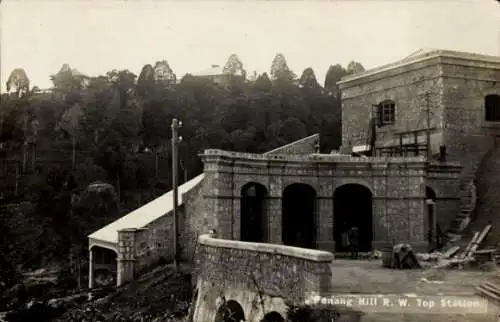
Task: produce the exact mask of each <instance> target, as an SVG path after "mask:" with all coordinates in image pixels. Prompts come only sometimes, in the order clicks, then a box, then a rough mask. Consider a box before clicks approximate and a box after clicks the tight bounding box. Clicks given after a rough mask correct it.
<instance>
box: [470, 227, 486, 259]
mask: <svg viewBox="0 0 500 322" xmlns="http://www.w3.org/2000/svg"><path fill="white" fill-rule="evenodd" d="M490 230H491V225H488V226H486V227H484V229H483V231H482V232H481V235H479V237H478V238H477V240H476V242H475V243H474V244H473V245H472V247H471V248H470V249H469V253H467V254H466V257H467V256H471V255H472V253H474V252H475V251H476V249H477V248H478V247H479V245H480V244H481V243H482V242H483V240H484V239H485V238H486V236H487V235H488V233H489V232H490Z"/></svg>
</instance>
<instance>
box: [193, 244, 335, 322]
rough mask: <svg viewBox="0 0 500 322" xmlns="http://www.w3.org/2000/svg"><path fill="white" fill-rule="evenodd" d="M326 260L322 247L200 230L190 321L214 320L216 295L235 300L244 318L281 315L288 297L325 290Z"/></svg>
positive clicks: (327, 282)
mask: <svg viewBox="0 0 500 322" xmlns="http://www.w3.org/2000/svg"><path fill="white" fill-rule="evenodd" d="M332 260H333V255H332V254H330V253H327V252H321V251H315V250H307V249H301V248H294V247H287V246H281V245H270V244H258V243H244V242H238V241H227V240H222V239H214V238H210V237H208V236H201V237H200V243H199V246H198V251H197V257H196V269H195V271H196V275H197V276H198V283H197V290H198V298H197V301H196V305H195V313H194V321H195V322H206V321H214V320H215V314H216V312H217V309H218V306H219V303H220V300H221V298H225V300H226V301H229V300H235V301H237V302H238V303H239V304H240V305H241V306H242V308H243V310H244V313H245V320H246V321H249V322H253V321H255V322H257V321H260V319H261V318H262V317H263V316H264V314H265V313H268V312H271V311H276V312H278V313H280V314H281V315H282V316H284V317H285V316H286V310H287V304H288V303H291V304H303V303H304V301H305V300H306V298H307V297H308V294H309V293H310V292H314V293H316V294H326V293H328V292H330V286H331V278H332V271H331V266H330V265H331V262H332Z"/></svg>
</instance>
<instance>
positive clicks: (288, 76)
mask: <svg viewBox="0 0 500 322" xmlns="http://www.w3.org/2000/svg"><path fill="white" fill-rule="evenodd" d="M296 77H297V75H295V74H294V72H293V71H292V70H291V69H290V68H289V67H288V64H287V62H286V59H285V56H284V55H283V54H280V53H278V54H276V56H275V57H274V59H273V62H272V64H271V80H273V81H281V82H286V83H288V82H291V81H292V80H294V79H295V78H296Z"/></svg>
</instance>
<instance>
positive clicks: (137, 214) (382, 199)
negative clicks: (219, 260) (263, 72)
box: [89, 50, 500, 286]
mask: <svg viewBox="0 0 500 322" xmlns="http://www.w3.org/2000/svg"><path fill="white" fill-rule="evenodd" d="M339 87H340V89H341V91H342V144H343V145H342V147H341V149H340V150H339V151H340V152H336V153H331V154H319V153H317V152H316V146H317V145H318V139H319V136H318V135H313V136H310V137H308V138H304V139H302V140H300V141H297V142H294V143H292V144H289V145H287V146H284V147H281V148H278V149H276V150H273V151H270V152H268V153H265V154H247V153H238V152H231V151H221V150H213V149H211V150H206V151H205V152H204V153H203V154H202V155H201V157H202V159H203V162H204V173H203V174H201V175H200V176H198V177H196V178H194V179H192V180H190V181H189V182H187V183H185V184H183V185H182V186H181V187H180V189H179V206H180V213H181V220H180V221H181V232H180V242H181V245H182V255H183V257H184V258H185V259H192V258H193V253H194V252H195V249H196V245H197V240H198V236H199V235H201V234H204V233H208V231H209V230H210V229H215V230H216V232H217V238H222V239H229V240H239V241H246V242H261V243H273V244H283V245H288V246H298V247H303V248H313V249H319V250H323V251H329V252H342V251H345V249H343V248H342V247H341V246H342V245H340V243H339V241H340V234H341V233H342V232H343V231H345V230H346V229H348V228H350V227H351V226H358V227H359V229H360V235H361V245H360V246H361V250H362V251H363V250H364V251H369V250H371V249H380V248H381V247H384V246H385V245H390V244H393V243H394V242H409V243H410V244H412V246H413V247H415V248H416V249H417V250H424V249H427V248H428V247H429V246H430V245H432V244H433V243H434V242H435V237H436V230H437V229H438V224H439V228H440V229H441V230H442V231H448V230H451V231H456V230H457V229H458V228H457V227H455V226H457V225H458V226H463V223H464V222H469V221H470V218H471V216H472V214H474V211H476V213H478V215H477V216H478V218H479V216H481V215H482V214H481V212H488V213H489V214H492V216H493V214H495V213H500V203H499V202H496V201H495V199H494V195H492V194H491V193H490V194H488V193H489V192H488V191H499V190H498V189H500V177H495V176H493V175H492V173H496V172H495V167H496V166H497V165H498V163H495V162H493V161H495V160H497V159H498V160H500V152H499V151H500V149H498V148H497V147H498V145H497V144H496V143H495V142H496V140H497V139H496V138H497V137H498V136H500V57H492V56H484V55H476V54H468V53H460V52H453V51H444V50H424V51H419V52H417V53H415V54H413V55H411V56H409V57H407V58H405V59H403V60H401V61H398V62H395V63H393V64H389V65H386V66H382V67H379V68H375V69H373V70H368V71H366V72H363V73H360V74H356V75H351V76H348V77H346V78H344V79H343V80H342V81H341V82H340V83H339ZM427 138H429V140H427ZM427 151H429V157H428V158H427ZM476 187H477V194H476ZM476 197H477V198H476ZM171 199H172V192H169V193H167V194H165V195H163V196H160V197H159V198H158V199H156V200H154V201H152V202H151V203H149V204H146V205H144V206H143V207H141V208H139V209H137V210H136V211H134V212H132V213H130V214H128V215H126V216H124V217H123V218H121V219H119V220H118V221H116V222H114V223H111V224H110V225H108V226H106V227H104V228H102V229H100V230H99V231H96V232H95V233H93V234H92V235H90V236H89V249H90V254H91V256H90V258H91V267H90V271H91V272H93V270H94V269H95V267H94V265H95V263H94V260H92V258H93V255H94V253H95V252H97V251H98V249H101V250H102V249H108V250H109V251H111V252H113V253H114V254H116V255H117V261H116V262H114V264H113V263H112V265H115V267H117V271H118V279H117V282H118V284H119V285H120V284H121V283H123V282H124V281H126V280H130V279H132V278H133V277H134V276H135V275H136V274H137V271H138V270H140V269H143V268H145V267H147V266H148V265H150V264H151V263H153V262H154V261H155V260H157V259H158V258H160V257H167V258H171V256H172V249H171V245H172V243H171V241H172V232H173V230H172V215H171V214H172V207H173V205H172V200H171ZM476 199H477V200H478V207H479V208H478V209H479V210H478V209H476V210H475V205H476ZM497 199H498V198H497ZM495 202H496V203H495ZM476 208H477V207H476ZM462 228H463V227H462ZM499 236H500V235H499ZM101 265H102V264H101ZM91 276H92V275H91ZM91 286H92V278H91Z"/></svg>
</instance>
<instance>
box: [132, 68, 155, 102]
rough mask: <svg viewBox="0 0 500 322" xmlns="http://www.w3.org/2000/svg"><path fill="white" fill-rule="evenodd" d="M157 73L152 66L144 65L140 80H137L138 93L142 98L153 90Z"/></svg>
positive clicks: (136, 88)
mask: <svg viewBox="0 0 500 322" xmlns="http://www.w3.org/2000/svg"><path fill="white" fill-rule="evenodd" d="M154 74H155V71H154V69H153V66H151V65H150V64H147V65H144V67H142V70H141V73H140V74H139V78H138V79H137V85H136V87H135V90H136V93H137V95H138V96H139V97H140V98H144V96H145V95H146V93H147V92H148V90H150V89H152V88H153V86H154V84H155V75H154Z"/></svg>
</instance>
